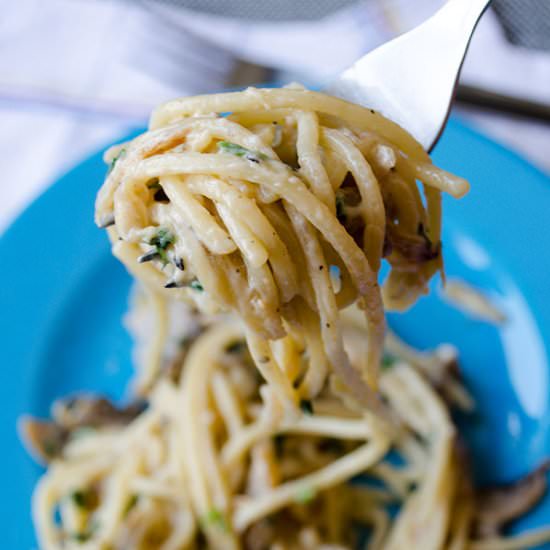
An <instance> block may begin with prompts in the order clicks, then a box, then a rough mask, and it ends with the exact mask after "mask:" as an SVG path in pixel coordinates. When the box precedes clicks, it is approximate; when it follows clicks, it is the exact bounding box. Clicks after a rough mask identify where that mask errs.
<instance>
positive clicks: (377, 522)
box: [25, 300, 550, 550]
mask: <svg viewBox="0 0 550 550" xmlns="http://www.w3.org/2000/svg"><path fill="white" fill-rule="evenodd" d="M140 307H145V308H146V309H147V312H148V313H149V314H150V309H149V303H148V301H147V300H145V301H143V302H142V304H141V306H140ZM234 321H235V320H234V319H232V318H228V317H225V318H218V319H216V320H215V321H212V320H211V319H210V320H209V319H202V321H201V322H200V323H199V324H198V326H195V327H194V328H193V329H192V331H191V332H190V335H188V337H187V338H185V339H184V340H183V343H182V344H181V347H180V349H179V350H177V351H176V352H175V355H174V356H173V357H172V360H171V361H170V362H169V363H167V365H166V366H165V368H164V369H163V371H162V375H161V376H160V377H159V378H158V379H157V381H156V382H155V384H154V386H153V388H152V389H151V390H150V392H149V394H148V396H147V400H146V403H143V404H141V403H139V402H135V403H133V404H131V405H129V406H127V407H125V408H124V409H120V408H116V407H115V406H113V405H111V404H109V403H108V402H107V401H105V400H104V399H99V398H97V397H95V396H77V397H76V398H72V399H69V400H65V401H61V402H58V403H57V404H55V406H54V408H53V419H54V420H53V421H50V422H44V421H37V420H27V421H26V424H25V432H26V433H27V436H28V439H29V441H30V442H31V444H32V445H33V447H34V449H35V451H36V452H38V453H40V454H41V456H42V457H43V459H45V460H47V461H49V468H48V471H47V473H46V474H45V475H44V476H43V478H42V479H41V480H40V482H39V484H38V486H37V489H36V492H35V495H34V501H33V513H34V520H35V525H36V528H37V533H38V536H39V540H40V543H41V548H42V549H43V550H58V549H61V548H67V549H70V550H73V549H77V548H78V549H87V548H88V549H98V550H106V549H109V550H126V549H139V550H156V549H160V550H180V549H190V548H212V549H232V548H233V549H239V548H244V549H248V550H264V549H265V550H269V549H270V550H315V549H321V550H323V549H324V550H336V549H339V550H345V549H348V550H354V549H355V548H367V549H369V550H381V549H384V550H395V549H413V550H414V549H418V550H432V549H433V550H440V549H445V550H456V549H459V548H462V549H472V550H502V549H505V548H509V549H518V550H519V549H522V548H528V547H530V546H533V545H535V544H537V543H540V542H542V541H545V540H549V539H550V531H549V530H548V529H543V530H539V531H534V532H531V533H526V534H523V535H520V536H517V537H515V538H503V537H501V536H500V530H501V528H502V526H503V525H505V524H506V523H508V522H509V521H511V520H512V519H514V518H515V517H517V516H519V515H521V514H522V513H525V512H526V511H527V510H528V509H529V508H530V507H531V506H533V505H534V504H535V503H536V501H537V500H538V499H539V498H540V497H541V496H542V495H543V493H544V491H545V489H546V478H545V472H544V468H545V467H543V468H541V469H540V470H538V471H536V472H534V473H533V474H531V475H530V476H527V477H526V478H525V479H523V480H520V481H519V482H518V483H517V484H516V485H514V486H509V487H501V488H496V489H495V488H491V489H486V490H485V491H480V490H477V491H475V490H474V488H473V485H472V482H471V474H470V471H469V468H468V460H467V452H466V450H465V448H464V445H463V443H461V442H460V440H459V439H458V438H457V433H456V428H455V426H454V424H453V421H452V419H451V415H450V410H451V409H452V408H454V409H461V410H463V411H466V412H467V411H471V410H472V408H473V407H474V404H473V402H472V400H471V398H470V396H469V395H468V393H467V391H466V390H465V388H464V386H463V385H462V383H461V382H460V379H459V377H458V371H457V369H456V360H457V352H456V350H455V349H454V348H453V347H452V346H449V345H442V346H440V347H439V348H437V349H436V350H434V351H432V352H422V353H420V352H418V351H416V350H413V349H411V348H409V347H408V346H406V345H405V344H404V343H402V342H401V341H399V340H398V339H397V338H396V337H395V336H394V335H390V337H389V338H388V340H387V341H386V348H385V355H384V368H383V370H382V373H381V377H380V392H381V395H382V396H383V399H384V400H385V401H386V402H387V406H388V408H389V410H390V411H391V414H392V416H393V417H394V419H395V421H396V424H397V426H398V429H397V430H393V431H389V430H387V426H386V425H385V423H384V422H383V421H381V420H380V419H379V418H378V417H377V416H376V415H374V414H372V413H371V412H370V411H368V410H365V409H364V408H363V407H362V406H361V405H360V404H359V403H357V402H356V401H354V400H353V399H350V397H349V396H348V395H345V394H344V395H342V394H341V393H339V392H338V391H335V390H334V389H333V388H331V387H330V386H327V387H325V388H324V389H323V391H321V392H320V394H319V395H317V396H316V397H315V398H314V399H313V400H311V401H308V402H303V403H302V409H301V411H300V413H299V414H298V415H289V414H288V411H287V410H285V407H284V406H282V405H281V403H280V402H279V400H278V399H277V397H276V395H275V392H274V390H273V389H272V388H271V386H270V385H268V384H265V383H264V382H263V381H262V379H261V377H259V376H258V372H257V370H256V368H255V365H254V362H253V360H252V357H251V355H250V353H249V350H248V348H247V346H246V342H245V332H244V331H243V330H242V329H241V328H240V326H239V324H237V323H235V322H234ZM364 331H365V325H364V320H363V319H362V318H361V314H360V312H359V311H358V310H356V309H355V310H354V309H353V308H352V309H351V310H346V312H345V313H344V321H343V332H344V338H345V345H346V348H347V349H348V350H349V353H350V358H351V361H352V363H353V364H357V363H360V362H361V361H364V352H365V341H364ZM56 514H58V515H59V518H60V521H57V522H56V519H55V518H56ZM367 533H369V536H368V537H366V534H367Z"/></svg>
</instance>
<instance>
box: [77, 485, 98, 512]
mask: <svg viewBox="0 0 550 550" xmlns="http://www.w3.org/2000/svg"><path fill="white" fill-rule="evenodd" d="M71 500H72V501H73V502H74V503H75V504H76V506H78V507H79V508H82V509H83V510H91V509H92V508H94V507H95V506H96V504H97V495H96V494H95V492H94V491H93V490H91V489H77V490H76V491H73V492H72V493H71Z"/></svg>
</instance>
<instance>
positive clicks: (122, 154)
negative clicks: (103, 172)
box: [107, 149, 126, 174]
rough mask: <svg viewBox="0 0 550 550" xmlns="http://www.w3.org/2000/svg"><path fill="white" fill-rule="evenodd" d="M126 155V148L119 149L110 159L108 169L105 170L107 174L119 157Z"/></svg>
mask: <svg viewBox="0 0 550 550" xmlns="http://www.w3.org/2000/svg"><path fill="white" fill-rule="evenodd" d="M125 156H126V149H121V150H120V151H119V152H118V155H115V156H114V157H113V160H112V161H111V164H109V170H108V171H107V173H108V174H110V173H111V172H112V171H113V169H114V167H115V164H116V163H117V162H118V161H119V160H120V159H121V158H124V157H125Z"/></svg>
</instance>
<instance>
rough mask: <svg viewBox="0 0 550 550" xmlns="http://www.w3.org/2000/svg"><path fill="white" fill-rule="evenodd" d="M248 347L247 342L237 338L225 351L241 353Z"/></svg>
mask: <svg viewBox="0 0 550 550" xmlns="http://www.w3.org/2000/svg"><path fill="white" fill-rule="evenodd" d="M245 349H246V342H244V341H243V340H235V342H233V343H231V344H229V345H228V346H227V347H226V348H225V351H226V352H227V353H241V352H243V351H244V350H245Z"/></svg>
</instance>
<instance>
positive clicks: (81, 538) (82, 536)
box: [71, 531, 92, 543]
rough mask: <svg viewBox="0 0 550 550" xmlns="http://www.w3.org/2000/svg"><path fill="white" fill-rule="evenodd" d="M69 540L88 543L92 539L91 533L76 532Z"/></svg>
mask: <svg viewBox="0 0 550 550" xmlns="http://www.w3.org/2000/svg"><path fill="white" fill-rule="evenodd" d="M71 538H72V539H73V540H76V542H80V543H83V542H88V541H89V540H90V539H91V538H92V533H91V532H90V531H78V532H77V533H73V534H72V535H71Z"/></svg>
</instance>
